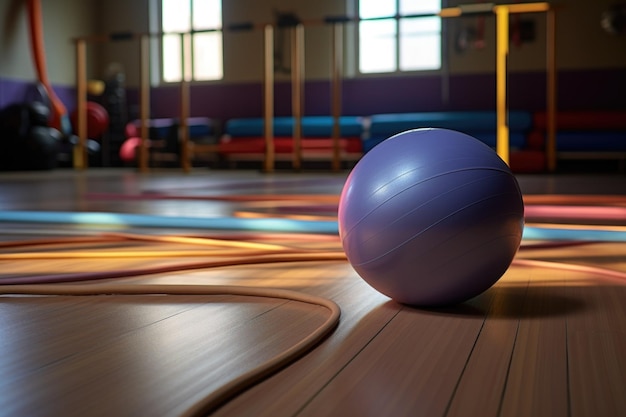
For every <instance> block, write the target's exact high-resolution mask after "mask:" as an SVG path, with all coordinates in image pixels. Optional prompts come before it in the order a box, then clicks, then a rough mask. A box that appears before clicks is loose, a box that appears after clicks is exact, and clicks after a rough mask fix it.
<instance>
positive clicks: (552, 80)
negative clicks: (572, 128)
mask: <svg viewBox="0 0 626 417" xmlns="http://www.w3.org/2000/svg"><path fill="white" fill-rule="evenodd" d="M546 32H547V34H546V55H547V57H546V58H547V65H546V66H547V80H546V88H547V90H548V91H547V94H546V96H547V102H546V107H547V109H546V110H547V115H546V117H547V126H546V127H547V132H546V159H547V165H548V170H549V171H550V172H554V171H556V167H557V159H556V107H557V102H556V101H557V97H556V89H557V85H556V84H557V81H556V12H555V11H554V10H548V11H547V13H546Z"/></svg>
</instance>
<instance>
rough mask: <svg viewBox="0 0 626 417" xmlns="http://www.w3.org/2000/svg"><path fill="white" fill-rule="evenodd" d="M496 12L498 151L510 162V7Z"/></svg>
mask: <svg viewBox="0 0 626 417" xmlns="http://www.w3.org/2000/svg"><path fill="white" fill-rule="evenodd" d="M495 12H496V36H497V38H496V44H497V46H496V50H497V52H496V125H497V126H496V135H497V136H496V152H497V153H498V155H499V156H500V158H502V160H503V161H504V162H506V163H507V164H508V163H509V127H508V125H507V97H506V95H507V91H506V89H507V87H506V76H507V67H506V64H507V55H508V53H509V8H508V6H505V7H497V8H496V9H495Z"/></svg>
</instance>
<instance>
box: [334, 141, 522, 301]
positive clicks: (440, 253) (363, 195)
mask: <svg viewBox="0 0 626 417" xmlns="http://www.w3.org/2000/svg"><path fill="white" fill-rule="evenodd" d="M338 223H339V234H340V237H341V242H342V245H343V248H344V251H345V253H346V256H347V258H348V260H349V262H350V263H351V265H352V266H353V268H354V269H355V270H356V272H357V273H358V274H359V275H360V276H361V277H362V278H363V279H364V280H365V281H366V282H367V283H368V284H370V285H371V286H372V287H373V288H375V289H376V290H378V291H380V292H381V293H383V294H385V295H387V296H389V297H391V298H392V299H394V300H396V301H398V302H400V303H404V304H410V305H415V306H424V307H426V306H444V305H451V304H457V303H461V302H463V301H466V300H468V299H470V298H472V297H474V296H477V295H479V294H480V293H482V292H484V291H485V290H487V289H488V288H490V287H491V286H492V285H493V284H494V283H495V282H496V281H497V280H498V279H499V278H500V277H501V276H502V274H503V273H504V272H505V271H506V270H507V269H508V267H509V266H510V264H511V261H512V260H513V257H514V256H515V254H516V252H517V250H518V248H519V244H520V242H521V239H522V232H523V227H524V204H523V202H522V195H521V192H520V189H519V186H518V184H517V180H516V179H515V177H514V176H513V174H512V173H511V170H510V169H509V167H508V166H507V165H506V164H505V163H504V162H503V161H502V159H500V157H499V156H498V155H497V154H496V153H495V152H494V151H493V150H492V149H491V148H490V147H488V146H487V145H485V144H484V143H482V142H480V141H479V140H478V139H475V138H473V137H471V136H469V135H466V134H464V133H460V132H456V131H452V130H447V129H416V130H410V131H406V132H403V133H400V134H397V135H395V136H392V137H390V138H388V139H387V140H385V141H383V142H381V143H380V144H379V145H377V146H376V147H374V148H373V149H372V150H371V151H370V152H368V153H367V154H366V155H364V156H363V158H362V159H361V160H360V161H359V162H358V163H357V164H356V165H355V167H354V168H353V170H352V171H351V172H350V175H349V176H348V178H347V180H346V183H345V185H344V187H343V190H342V193H341V197H340V202H339V213H338Z"/></svg>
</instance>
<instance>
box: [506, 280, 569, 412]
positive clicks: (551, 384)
mask: <svg viewBox="0 0 626 417" xmlns="http://www.w3.org/2000/svg"><path fill="white" fill-rule="evenodd" d="M555 274H557V275H560V278H555V277H551V279H550V280H549V281H547V282H546V281H543V280H537V279H534V278H537V277H536V275H535V276H533V277H532V278H531V280H530V284H529V286H528V291H527V293H526V296H525V302H524V305H523V307H522V310H521V311H520V313H521V314H520V319H519V329H518V331H517V336H516V340H515V347H514V349H513V355H512V358H511V365H510V368H509V373H508V377H507V381H506V388H505V391H504V394H503V398H502V407H501V410H500V415H501V416H507V417H509V416H510V417H517V416H519V417H522V416H523V417H530V416H534V417H542V416H545V417H567V416H568V415H569V397H568V396H569V388H568V380H567V335H566V317H567V306H566V305H564V304H565V301H564V300H566V296H565V294H566V290H565V287H564V285H563V279H564V274H563V273H559V272H555Z"/></svg>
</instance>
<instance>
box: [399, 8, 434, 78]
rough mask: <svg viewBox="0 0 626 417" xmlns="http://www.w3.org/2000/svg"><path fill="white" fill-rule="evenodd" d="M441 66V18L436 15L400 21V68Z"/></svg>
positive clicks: (421, 68)
mask: <svg viewBox="0 0 626 417" xmlns="http://www.w3.org/2000/svg"><path fill="white" fill-rule="evenodd" d="M439 68H441V20H440V19H439V18H436V17H432V18H431V17H427V18H415V19H402V20H401V21H400V69H401V70H402V71H414V70H427V69H439Z"/></svg>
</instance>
